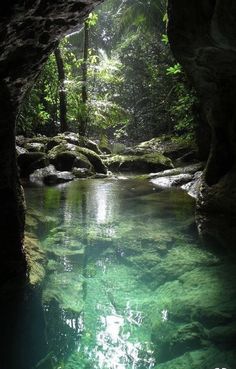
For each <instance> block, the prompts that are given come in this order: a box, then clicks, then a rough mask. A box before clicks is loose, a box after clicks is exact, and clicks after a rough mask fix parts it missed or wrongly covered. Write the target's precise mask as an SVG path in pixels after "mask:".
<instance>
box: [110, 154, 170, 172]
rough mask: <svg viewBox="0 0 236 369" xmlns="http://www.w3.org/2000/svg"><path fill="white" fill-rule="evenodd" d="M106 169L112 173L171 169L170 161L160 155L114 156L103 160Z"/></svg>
mask: <svg viewBox="0 0 236 369" xmlns="http://www.w3.org/2000/svg"><path fill="white" fill-rule="evenodd" d="M105 163H106V164H107V166H108V168H109V169H110V170H114V171H130V172H132V171H134V172H143V173H145V172H150V171H154V170H156V171H161V170H165V169H170V168H173V163H172V161H171V160H170V159H169V158H167V157H165V156H164V155H162V154H160V153H150V154H145V155H138V156H135V155H115V156H111V157H109V158H107V159H106V160H105Z"/></svg>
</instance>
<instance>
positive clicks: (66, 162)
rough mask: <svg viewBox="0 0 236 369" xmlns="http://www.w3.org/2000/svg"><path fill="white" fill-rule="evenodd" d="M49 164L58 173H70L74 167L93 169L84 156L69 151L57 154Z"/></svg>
mask: <svg viewBox="0 0 236 369" xmlns="http://www.w3.org/2000/svg"><path fill="white" fill-rule="evenodd" d="M51 163H52V164H53V165H54V166H55V168H56V169H57V170H60V171H71V170H72V169H73V168H74V167H76V168H86V169H89V170H92V169H93V167H92V164H91V163H90V161H89V160H88V159H87V157H86V156H85V155H83V154H80V153H77V154H75V153H74V152H70V151H64V152H59V153H58V154H57V155H56V156H55V158H54V159H51Z"/></svg>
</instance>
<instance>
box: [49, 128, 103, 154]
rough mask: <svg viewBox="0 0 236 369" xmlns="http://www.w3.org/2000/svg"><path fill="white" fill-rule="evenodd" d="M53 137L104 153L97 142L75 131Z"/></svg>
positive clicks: (97, 152)
mask: <svg viewBox="0 0 236 369" xmlns="http://www.w3.org/2000/svg"><path fill="white" fill-rule="evenodd" d="M53 139H54V140H58V141H61V142H60V143H62V142H68V143H70V144H72V145H76V146H80V147H84V148H87V149H89V150H92V151H94V152H95V153H96V154H98V155H100V154H102V152H101V150H100V149H99V147H98V145H97V144H96V143H95V142H93V141H91V140H89V139H88V138H87V137H84V136H80V135H79V134H78V133H74V132H65V133H60V134H58V135H57V136H55V137H54V138H53Z"/></svg>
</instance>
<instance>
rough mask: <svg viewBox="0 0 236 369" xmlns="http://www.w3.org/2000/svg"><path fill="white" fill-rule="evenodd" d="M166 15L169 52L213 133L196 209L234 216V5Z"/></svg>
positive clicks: (172, 7)
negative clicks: (195, 95)
mask: <svg viewBox="0 0 236 369" xmlns="http://www.w3.org/2000/svg"><path fill="white" fill-rule="evenodd" d="M168 10H169V22H168V37H169V41H170V46H171V48H172V51H173V53H174V55H175V57H176V59H177V60H178V61H179V62H180V64H181V66H182V67H183V69H184V71H185V72H186V74H187V76H188V78H189V79H190V80H191V82H192V84H193V86H194V87H195V89H196V91H197V94H198V96H199V97H200V102H201V110H202V111H203V113H204V116H205V117H206V120H207V121H206V124H205V126H209V127H210V128H211V145H210V146H211V149H210V155H209V159H208V161H207V165H206V169H205V171H204V173H203V178H202V179H203V181H202V185H201V187H200V194H199V197H198V203H197V204H198V207H199V208H200V209H202V211H207V212H216V213H217V212H222V213H225V214H229V213H230V214H235V213H236V206H235V204H236V191H235V187H236V174H235V173H236V171H235V168H236V166H235V163H236V155H235V140H236V131H235V116H236V105H235V91H236V79H235V65H236V49H235V22H234V19H235V17H236V8H235V3H233V2H226V1H224V0H219V1H217V2H215V1H211V0H205V1H198V2H191V1H188V0H183V2H182V6H181V7H179V5H178V3H177V2H176V1H174V0H170V1H169V2H168ZM187 14H188V16H187ZM183 20H184V21H183ZM202 130H203V132H204V125H202ZM205 131H206V129H205ZM203 135H204V136H206V135H205V134H204V133H203Z"/></svg>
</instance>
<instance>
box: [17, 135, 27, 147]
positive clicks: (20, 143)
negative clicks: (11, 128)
mask: <svg viewBox="0 0 236 369" xmlns="http://www.w3.org/2000/svg"><path fill="white" fill-rule="evenodd" d="M15 140H16V145H17V146H20V147H22V146H24V143H25V141H26V138H25V137H24V136H23V135H19V136H16V139H15Z"/></svg>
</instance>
